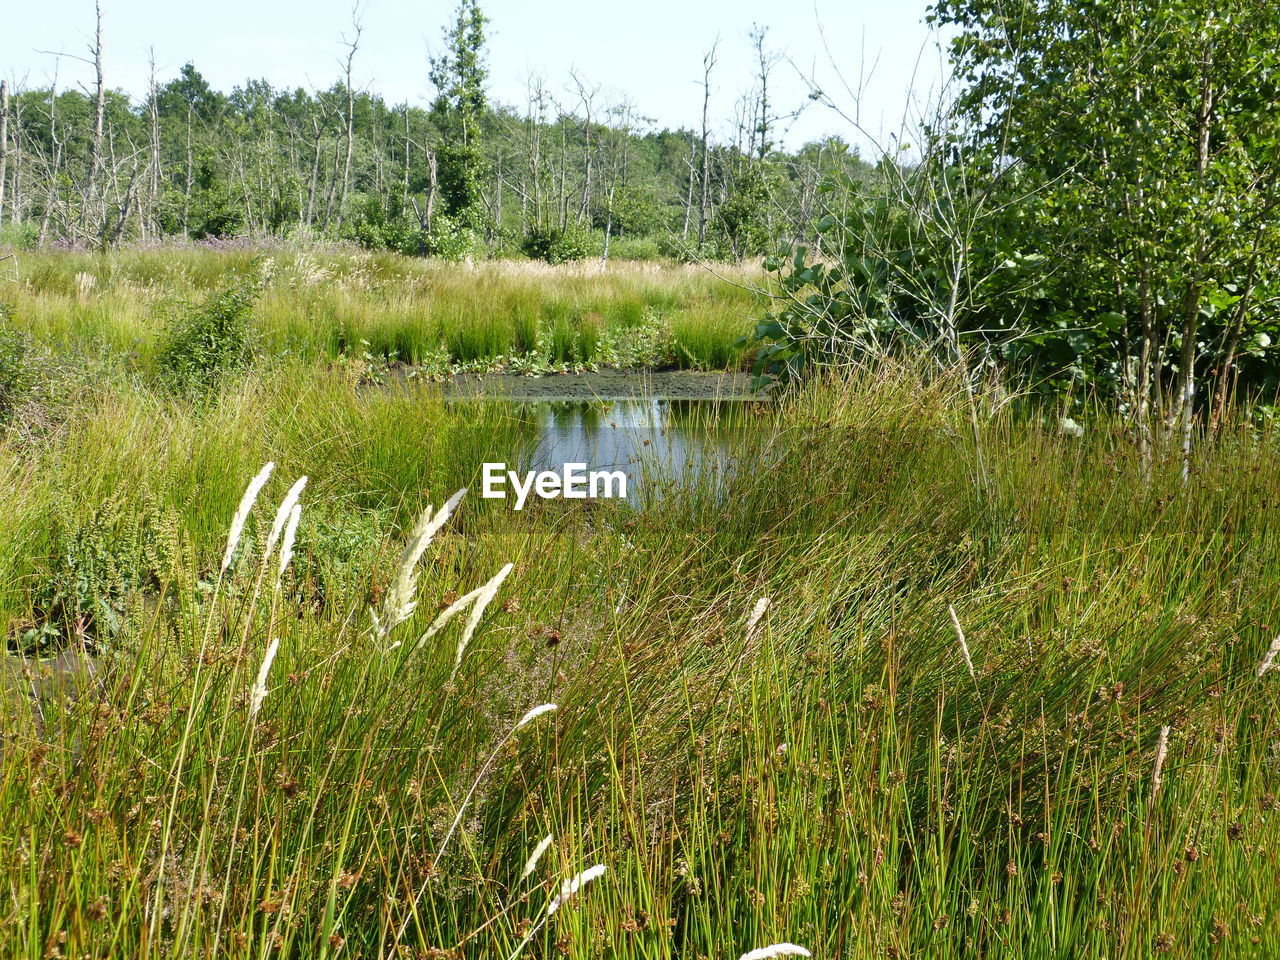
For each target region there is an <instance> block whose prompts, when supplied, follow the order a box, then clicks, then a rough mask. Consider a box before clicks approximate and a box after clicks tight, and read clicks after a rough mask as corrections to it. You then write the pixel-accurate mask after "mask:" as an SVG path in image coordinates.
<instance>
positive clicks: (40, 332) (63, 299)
mask: <svg viewBox="0 0 1280 960" xmlns="http://www.w3.org/2000/svg"><path fill="white" fill-rule="evenodd" d="M263 257H269V258H270V273H271V279H270V281H269V282H268V283H266V284H265V286H264V288H263V291H262V296H261V300H260V302H259V303H258V304H257V306H256V309H255V311H254V327H255V331H256V333H257V334H258V335H259V336H260V338H261V347H262V350H263V351H264V353H265V354H266V355H268V356H272V357H274V356H280V355H282V354H286V355H289V356H296V357H301V358H303V359H306V360H315V359H330V360H332V359H335V358H337V357H340V356H343V355H348V356H358V355H360V354H361V353H362V352H366V351H367V352H369V353H371V354H373V355H375V356H379V357H394V358H396V359H398V360H400V361H403V362H407V363H413V364H422V363H429V362H434V361H435V360H436V359H437V358H438V357H439V356H440V354H441V351H442V350H443V351H444V353H445V355H446V356H447V357H448V359H449V360H451V361H453V362H455V363H464V364H465V363H475V362H479V361H484V360H492V359H494V358H498V357H503V358H510V357H513V356H525V355H528V354H531V353H535V354H544V353H545V356H543V357H542V359H543V360H545V361H548V362H554V363H569V364H590V363H592V362H593V361H594V360H595V359H596V354H597V345H598V343H599V341H600V340H601V338H602V337H603V336H604V335H605V334H606V333H612V334H614V335H617V334H619V333H620V332H622V331H625V330H627V329H628V328H630V327H633V326H635V325H636V324H638V323H639V322H640V321H641V320H642V319H643V317H644V316H645V315H646V313H649V312H656V313H657V314H659V315H660V316H661V317H662V318H663V320H664V322H666V323H669V324H670V325H671V327H672V330H673V332H674V333H675V335H676V341H677V343H679V344H680V345H682V347H683V348H684V349H683V350H682V351H680V352H679V354H678V355H677V356H676V357H675V358H674V360H675V362H676V363H678V364H680V365H682V366H687V365H694V366H709V367H711V368H713V369H723V368H725V367H726V366H727V365H730V364H737V363H739V362H740V361H741V359H742V351H741V349H740V348H735V347H733V342H734V341H735V340H736V339H737V338H739V337H740V336H742V335H743V334H745V333H747V332H748V331H749V330H750V329H751V326H752V321H751V319H750V318H751V317H752V316H754V315H755V313H756V312H758V310H757V308H756V302H755V299H754V295H753V294H752V293H751V292H750V291H749V290H748V289H745V288H744V287H742V286H736V285H734V284H733V283H730V282H727V281H726V280H725V279H721V278H719V277H716V276H714V275H712V274H711V273H708V272H706V271H703V270H701V269H699V268H697V267H690V266H682V265H678V264H653V263H627V262H625V261H621V262H616V263H613V264H611V265H610V267H609V269H608V270H607V271H606V272H603V273H602V272H601V271H600V269H599V266H598V264H591V265H585V264H578V265H575V264H565V265H561V266H555V267H552V266H549V265H547V264H539V263H533V262H528V261H511V262H502V261H498V262H486V263H478V264H470V265H468V264H451V263H444V262H437V261H429V260H420V259H414V258H409V257H402V256H399V255H396V254H389V253H371V252H366V251H360V250H355V249H349V248H343V247H333V248H328V249H321V250H309V251H302V250H297V249H292V248H280V249H272V248H246V249H233V250H205V249H197V248H184V247H180V246H175V247H170V248H163V247H162V248H155V249H124V250H119V251H114V252H112V253H110V254H107V255H101V254H91V253H76V254H72V253H66V252H51V251H32V252H27V253H22V254H21V255H20V257H19V259H18V262H17V268H16V269H17V280H16V281H14V282H6V283H3V285H0V301H6V302H8V303H10V305H11V307H12V312H13V316H14V318H15V321H14V322H15V323H16V324H18V325H19V328H20V329H23V330H26V331H29V332H31V333H32V334H34V335H35V336H37V337H39V338H40V339H42V340H45V341H49V342H55V341H56V342H64V343H67V344H77V345H84V344H92V345H94V346H95V347H105V348H107V349H109V350H111V351H114V352H118V353H128V354H130V355H131V356H137V357H138V358H140V359H141V360H142V362H144V363H145V362H147V361H149V360H150V359H151V358H152V357H153V355H154V354H155V353H156V352H157V350H158V349H159V348H160V346H161V345H162V343H163V342H164V335H165V323H166V317H167V316H169V315H172V314H173V313H174V312H175V310H178V309H179V308H180V305H181V303H182V302H183V301H187V300H190V301H197V302H198V301H199V300H200V299H201V298H202V297H205V296H208V295H209V294H211V293H214V292H216V291H218V290H219V289H222V288H225V287H227V286H228V285H229V284H231V283H232V281H233V280H235V279H237V278H239V279H241V280H243V279H246V278H251V277H254V276H256V275H257V274H258V273H259V272H260V270H261V266H262V264H261V259H262V258H263ZM730 273H731V274H732V278H736V279H741V278H744V277H748V276H755V275H756V271H754V270H751V269H749V268H743V269H738V270H731V271H730ZM657 359H660V360H661V362H663V363H666V362H669V361H668V360H667V359H666V358H657Z"/></svg>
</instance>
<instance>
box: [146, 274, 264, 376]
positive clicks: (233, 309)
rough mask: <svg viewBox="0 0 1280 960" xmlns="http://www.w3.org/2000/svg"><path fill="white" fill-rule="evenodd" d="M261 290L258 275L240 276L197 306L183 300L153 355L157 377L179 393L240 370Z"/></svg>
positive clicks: (248, 349)
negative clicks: (181, 308)
mask: <svg viewBox="0 0 1280 960" xmlns="http://www.w3.org/2000/svg"><path fill="white" fill-rule="evenodd" d="M261 292H262V282H261V281H260V280H259V279H258V278H256V277H254V278H242V279H239V280H236V281H235V282H233V283H231V284H230V285H228V286H226V287H224V288H223V289H221V290H219V291H217V292H215V293H212V294H210V295H209V296H208V297H206V298H205V299H204V300H203V301H201V302H200V303H198V304H191V303H189V302H184V304H183V308H184V309H183V310H182V312H181V313H180V314H179V316H178V317H177V318H175V320H174V322H173V323H172V324H171V325H170V329H169V332H168V335H167V337H166V339H165V342H164V345H163V346H162V347H161V350H160V355H159V357H158V358H157V364H158V366H159V368H160V376H161V379H162V380H163V381H164V382H165V383H166V384H167V385H168V386H169V387H170V388H171V389H173V390H175V391H177V392H179V393H187V394H199V393H208V392H210V391H213V390H216V389H217V387H218V386H219V385H220V384H221V383H222V381H223V380H225V379H226V378H227V377H229V376H231V375H233V374H235V373H237V372H239V371H240V370H242V369H244V367H246V366H247V365H248V364H249V361H250V360H251V359H252V357H253V343H254V335H253V330H252V327H251V323H250V321H251V319H252V314H253V305H254V303H255V302H256V301H257V299H258V296H259V294H260V293H261Z"/></svg>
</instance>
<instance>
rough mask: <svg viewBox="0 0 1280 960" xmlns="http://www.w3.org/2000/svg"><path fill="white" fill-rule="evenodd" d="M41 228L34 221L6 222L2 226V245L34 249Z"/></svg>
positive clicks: (0, 243)
mask: <svg viewBox="0 0 1280 960" xmlns="http://www.w3.org/2000/svg"><path fill="white" fill-rule="evenodd" d="M39 239H40V230H39V229H38V228H37V227H36V225H35V224H34V223H6V224H4V225H3V226H0V247H13V248H15V249H17V250H34V249H35V248H36V242H37V241H38V240H39Z"/></svg>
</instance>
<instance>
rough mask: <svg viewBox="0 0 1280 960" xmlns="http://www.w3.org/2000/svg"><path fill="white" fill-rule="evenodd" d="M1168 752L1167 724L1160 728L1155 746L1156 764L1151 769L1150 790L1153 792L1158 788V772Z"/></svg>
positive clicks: (1162, 768) (1159, 781)
mask: <svg viewBox="0 0 1280 960" xmlns="http://www.w3.org/2000/svg"><path fill="white" fill-rule="evenodd" d="M1168 754H1169V726H1168V724H1166V725H1165V726H1163V727H1161V728H1160V743H1159V744H1158V745H1157V746H1156V766H1155V769H1154V770H1152V771H1151V792H1152V793H1153V794H1154V793H1155V792H1156V791H1157V790H1159V789H1160V783H1161V779H1160V773H1161V771H1163V770H1164V760H1165V757H1166V756H1168Z"/></svg>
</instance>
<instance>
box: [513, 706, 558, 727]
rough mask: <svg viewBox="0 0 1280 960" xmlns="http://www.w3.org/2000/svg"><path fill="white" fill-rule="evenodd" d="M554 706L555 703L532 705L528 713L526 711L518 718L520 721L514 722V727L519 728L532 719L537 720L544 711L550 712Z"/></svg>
mask: <svg viewBox="0 0 1280 960" xmlns="http://www.w3.org/2000/svg"><path fill="white" fill-rule="evenodd" d="M555 708H556V705H555V704H554V703H544V704H543V705H542V706H540V707H534V708H533V709H532V710H530V711H529V712H528V713H526V714H525V715H524V716H523V717H521V718H520V722H519V723H517V724H516V726H515V729H516V730H519V729H520V728H521V727H523V726H524V725H525V724H526V723H532V722H533V721H534V720H537V719H538V718H539V717H540V716H542V715H543V714H544V713H550V712H551V711H552V710H554V709H555Z"/></svg>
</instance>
